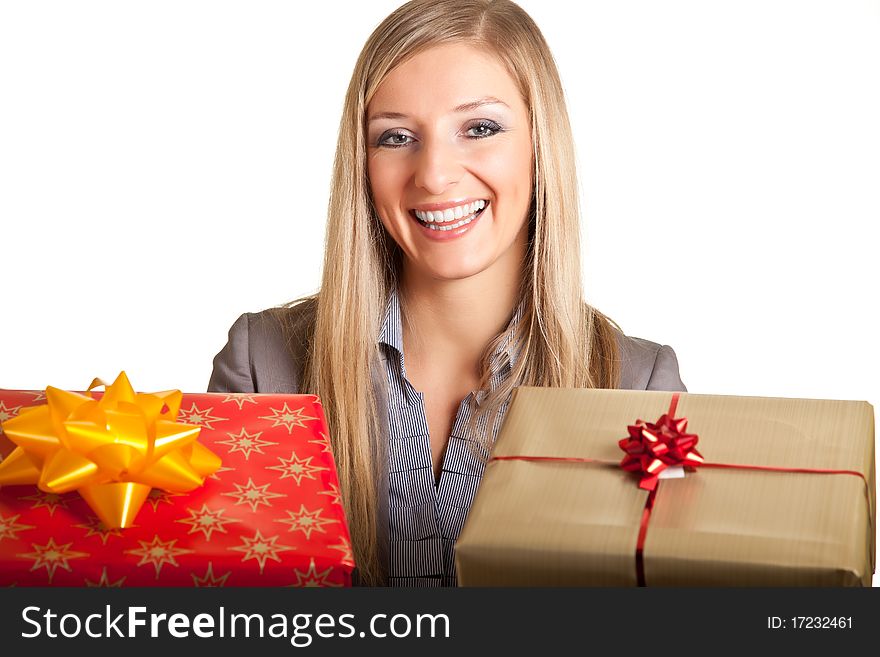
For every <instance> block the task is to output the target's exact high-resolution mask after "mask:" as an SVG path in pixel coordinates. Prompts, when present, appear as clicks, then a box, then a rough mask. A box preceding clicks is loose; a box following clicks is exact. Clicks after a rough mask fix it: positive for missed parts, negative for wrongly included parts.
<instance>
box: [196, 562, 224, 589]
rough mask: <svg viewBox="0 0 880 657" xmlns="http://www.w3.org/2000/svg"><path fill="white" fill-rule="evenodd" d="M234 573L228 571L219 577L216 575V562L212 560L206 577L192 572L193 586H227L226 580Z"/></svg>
mask: <svg viewBox="0 0 880 657" xmlns="http://www.w3.org/2000/svg"><path fill="white" fill-rule="evenodd" d="M231 574H232V571H231V570H230V571H228V572H227V573H226V574H225V575H220V576H219V577H217V576H215V575H214V564H213V563H212V562H210V561H209V562H208V570H206V571H205V576H204V577H199V576H197V575H196V574H195V573H190V575H191V576H192V578H193V586H195V587H210V586H216V587H219V586H226V580H227V579H229V576H230V575H231Z"/></svg>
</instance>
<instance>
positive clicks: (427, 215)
mask: <svg viewBox="0 0 880 657" xmlns="http://www.w3.org/2000/svg"><path fill="white" fill-rule="evenodd" d="M487 207H489V201H474V202H473V203H470V204H468V205H465V206H459V207H457V208H452V209H449V210H443V211H434V212H422V211H420V210H410V214H411V215H412V217H413V218H414V219H415V220H416V221H418V222H419V223H420V224H421V225H422V226H424V227H425V228H428V229H430V230H437V231H446V230H455V229H456V228H461V227H463V226H467V225H468V224H469V223H471V222H472V221H474V220H475V219H476V218H477V217H479V216H480V215H481V214H482V213H483V211H484V210H485V209H486V208H487ZM450 214H451V215H452V216H451V217H450Z"/></svg>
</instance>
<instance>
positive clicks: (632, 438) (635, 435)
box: [489, 392, 871, 586]
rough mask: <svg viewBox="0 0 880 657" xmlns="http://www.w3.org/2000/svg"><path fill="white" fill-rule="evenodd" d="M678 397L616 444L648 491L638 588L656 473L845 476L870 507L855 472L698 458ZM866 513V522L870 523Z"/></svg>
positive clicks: (547, 458)
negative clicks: (682, 469) (676, 469)
mask: <svg viewBox="0 0 880 657" xmlns="http://www.w3.org/2000/svg"><path fill="white" fill-rule="evenodd" d="M679 396H680V395H679V393H677V392H676V393H674V394H673V395H672V400H671V401H670V403H669V410H668V411H667V412H666V413H664V414H663V415H661V416H660V418H659V419H658V420H657V422H654V423H648V422H644V421H642V420H636V423H635V424H634V425H630V426H628V427H627V429H628V430H629V437H628V438H624V439H622V440H620V441H619V443H618V444H619V445H620V448H621V449H622V450H623V451H624V452H626V456H624V457H623V460H622V461H621V462H620V464H619V465H620V467H621V468H623V469H624V470H626V471H627V472H638V473H641V477H640V479H639V488H642V489H644V490H647V491H648V497H647V498H646V499H645V507H644V509H643V510H642V517H641V520H640V522H639V535H638V538H637V539H636V580H637V582H638V585H639V586H646V584H645V559H644V550H645V538H646V537H647V535H648V525H649V523H650V521H651V513H652V512H653V510H654V499H655V498H656V497H657V491H658V490H659V486H660V481H659V476H660V473H661V472H662V471H663V470H665V469H667V468H668V467H670V466H673V465H681V466H692V467H701V468H722V469H730V470H760V471H764V472H800V473H807V474H845V475H854V476H856V477H859V478H861V480H862V481H863V482H864V484H865V494H866V495H867V496H868V500H869V503H870V499H871V497H870V492H869V491H870V486H869V484H868V480H867V479H866V478H865V475H863V474H862V473H861V472H858V471H857V470H830V469H823V468H784V467H774V466H766V465H740V464H736V463H707V462H705V461H704V460H703V457H702V455H701V454H700V453H699V452H698V451H697V450H696V449H695V448H694V446H695V445H696V444H697V442H698V441H699V436H697V435H696V434H689V433H686V430H687V418H675V417H673V416H674V415H675V410H676V408H677V407H678V399H679ZM492 461H556V462H563V463H565V462H568V463H598V464H600V465H617V462H615V461H608V460H606V459H591V458H578V457H564V456H520V455H512V456H493V457H492V458H490V459H489V462H490V463H491V462H492ZM870 517H871V513H870V509H869V513H868V518H869V522H870Z"/></svg>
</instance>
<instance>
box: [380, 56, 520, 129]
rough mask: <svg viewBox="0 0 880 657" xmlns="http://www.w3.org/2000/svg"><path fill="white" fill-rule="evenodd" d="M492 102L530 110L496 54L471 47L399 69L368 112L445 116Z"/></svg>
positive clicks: (413, 59) (383, 84) (382, 86)
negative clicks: (459, 108) (492, 99)
mask: <svg viewBox="0 0 880 657" xmlns="http://www.w3.org/2000/svg"><path fill="white" fill-rule="evenodd" d="M487 96H492V97H495V98H497V99H499V100H501V101H503V102H504V103H506V104H507V105H509V106H510V107H511V108H514V107H517V106H522V107H523V108H524V107H525V103H524V102H523V100H522V98H521V96H520V91H519V87H518V86H517V84H516V82H515V81H514V79H513V78H512V77H511V76H510V74H509V73H508V72H507V69H506V68H505V66H504V64H502V62H501V61H500V60H499V59H498V57H497V56H496V55H495V54H493V53H491V52H487V51H486V50H484V49H480V48H477V47H474V46H471V45H466V44H445V45H440V46H434V47H432V48H429V49H428V50H425V51H423V52H420V53H419V54H417V55H415V56H413V57H411V58H410V59H408V60H406V61H405V62H403V63H402V64H400V65H399V66H397V67H396V68H394V69H393V70H392V71H391V72H390V73H389V74H388V75H387V76H386V77H385V79H384V80H383V81H382V82H381V84H380V85H379V88H378V89H377V90H376V93H375V94H374V95H373V98H372V99H371V100H370V104H369V107H368V111H369V113H376V112H386V111H395V112H404V113H407V114H409V113H415V112H417V111H419V110H433V111H434V112H436V111H440V110H443V111H445V110H448V109H449V108H451V107H454V106H456V105H458V104H460V103H464V102H468V101H472V100H474V99H475V98H483V97H487Z"/></svg>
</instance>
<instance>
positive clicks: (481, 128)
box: [467, 119, 504, 139]
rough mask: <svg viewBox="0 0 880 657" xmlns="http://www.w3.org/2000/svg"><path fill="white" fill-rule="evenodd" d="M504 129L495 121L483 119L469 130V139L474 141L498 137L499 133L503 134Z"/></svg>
mask: <svg viewBox="0 0 880 657" xmlns="http://www.w3.org/2000/svg"><path fill="white" fill-rule="evenodd" d="M503 130H504V128H502V127H501V126H500V125H498V124H497V123H495V121H490V120H489V119H482V120H480V121H477V122H476V123H474V124H472V125H471V126H470V127H469V128H468V129H467V135H468V137H471V138H473V139H485V138H486V137H492V136H493V135H497V134H498V133H499V132H502V131H503Z"/></svg>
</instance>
